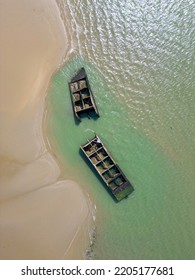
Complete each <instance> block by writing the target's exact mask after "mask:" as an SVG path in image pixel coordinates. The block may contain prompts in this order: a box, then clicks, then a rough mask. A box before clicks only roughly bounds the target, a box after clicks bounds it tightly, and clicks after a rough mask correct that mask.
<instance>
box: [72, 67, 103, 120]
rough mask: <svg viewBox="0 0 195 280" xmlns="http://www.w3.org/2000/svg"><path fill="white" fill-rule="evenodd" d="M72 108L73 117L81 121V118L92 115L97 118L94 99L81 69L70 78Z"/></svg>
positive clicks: (84, 73) (85, 75)
mask: <svg viewBox="0 0 195 280" xmlns="http://www.w3.org/2000/svg"><path fill="white" fill-rule="evenodd" d="M69 88H70V94H71V99H72V106H73V111H74V114H75V117H76V119H77V120H79V121H81V117H82V116H84V115H87V116H88V117H91V116H92V114H93V115H95V116H96V117H99V113H98V109H97V106H96V103H95V99H94V96H93V93H92V90H91V87H90V84H89V81H88V78H87V74H86V72H85V69H84V68H81V69H80V70H79V71H78V73H77V74H76V75H75V76H74V77H73V78H72V80H71V81H70V83H69Z"/></svg>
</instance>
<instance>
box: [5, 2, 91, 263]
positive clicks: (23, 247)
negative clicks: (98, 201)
mask: <svg viewBox="0 0 195 280" xmlns="http://www.w3.org/2000/svg"><path fill="white" fill-rule="evenodd" d="M0 4H1V7H0V11H1V12H0V13H1V15H0V18H1V19H0V20H1V23H0V24H1V38H0V40H1V51H0V54H1V57H0V68H1V70H0V71H1V73H0V76H1V80H0V85H1V91H0V99H1V102H0V112H1V118H0V133H1V139H0V172H1V174H0V259H81V258H83V257H84V253H83V252H84V251H85V249H86V246H87V244H88V232H87V230H88V225H89V222H90V219H91V216H90V215H91V214H90V209H89V208H90V206H89V201H88V200H87V199H86V197H85V195H84V194H83V192H82V190H81V188H80V187H79V186H78V184H77V183H76V182H73V181H70V180H64V181H60V180H59V178H60V173H61V170H60V167H59V166H58V163H57V162H56V160H55V159H54V157H53V156H52V155H51V153H50V152H49V151H48V149H47V147H46V145H45V143H44V137H43V132H42V131H43V130H42V123H43V116H44V110H45V96H46V93H47V88H48V86H49V82H50V80H51V77H52V74H53V73H54V72H55V71H56V69H57V68H58V67H59V65H60V63H61V62H62V59H63V58H64V57H65V56H66V54H67V53H68V47H67V46H68V42H67V37H66V32H65V29H64V25H63V22H62V21H61V18H60V13H59V10H58V7H57V5H56V3H55V1H53V0H40V1H33V0H31V1H27V2H26V1H22V0H18V1H14V0H4V1H1V2H0Z"/></svg>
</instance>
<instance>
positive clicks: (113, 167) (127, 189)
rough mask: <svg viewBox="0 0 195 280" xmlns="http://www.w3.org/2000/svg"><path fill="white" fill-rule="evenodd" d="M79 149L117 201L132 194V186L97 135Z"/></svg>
mask: <svg viewBox="0 0 195 280" xmlns="http://www.w3.org/2000/svg"><path fill="white" fill-rule="evenodd" d="M80 148H81V150H82V152H83V153H84V155H85V156H86V157H87V159H88V160H89V162H90V163H91V164H92V166H93V167H94V169H95V171H96V172H97V173H98V174H99V176H100V177H101V179H102V180H103V182H104V183H105V185H106V186H107V189H108V190H109V192H110V193H111V194H112V195H113V196H114V197H115V199H116V200H117V201H121V200H122V199H123V198H126V197H127V196H128V195H129V194H131V193H132V192H133V190H134V188H133V186H132V185H131V183H130V182H129V181H128V179H127V178H126V176H125V175H124V173H123V172H122V170H121V169H120V167H119V166H118V165H117V164H116V163H115V161H114V160H113V158H112V157H111V155H110V154H109V152H108V151H107V149H106V147H105V146H104V144H103V143H102V141H101V140H100V138H99V137H98V136H97V135H96V136H95V137H94V138H93V139H91V140H88V142H87V143H86V144H84V145H82V146H80Z"/></svg>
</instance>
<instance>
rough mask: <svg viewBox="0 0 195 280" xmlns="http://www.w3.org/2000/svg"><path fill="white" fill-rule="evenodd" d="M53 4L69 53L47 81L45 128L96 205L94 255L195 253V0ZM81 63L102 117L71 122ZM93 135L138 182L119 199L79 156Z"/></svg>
mask: <svg viewBox="0 0 195 280" xmlns="http://www.w3.org/2000/svg"><path fill="white" fill-rule="evenodd" d="M60 5H61V10H62V16H63V11H64V13H65V12H66V13H67V11H68V12H69V17H67V18H68V21H69V22H70V23H71V26H70V27H69V30H68V31H69V36H70V38H71V47H70V48H72V50H73V55H72V56H73V57H74V58H73V59H71V60H70V61H69V62H68V63H67V64H66V65H65V66H64V67H63V68H62V69H61V70H60V71H59V72H58V73H57V74H56V76H55V77H54V79H53V82H52V85H51V89H50V93H49V99H48V102H49V107H50V111H49V124H48V129H49V132H50V135H51V143H53V144H52V145H53V147H54V148H55V150H56V153H57V154H58V156H60V157H64V160H65V161H68V162H69V167H67V170H68V174H69V176H70V177H72V178H76V180H78V181H79V182H80V183H81V185H82V186H83V189H84V190H85V191H87V193H89V194H90V196H91V197H93V200H94V201H95V203H96V205H97V209H98V210H97V222H96V225H97V234H96V243H95V246H94V248H93V250H94V255H93V257H94V258H97V259H193V258H194V257H195V245H194V244H195V219H194V212H195V207H194V199H195V188H194V181H195V172H194V166H195V153H194V151H195V144H194V139H195V132H194V131H195V130H194V120H195V110H194V108H195V98H194V94H195V79H194V77H195V61H194V57H195V19H194V14H195V5H194V1H185V2H184V1H176V0H175V1H169V3H167V1H156V2H155V3H153V1H139V3H138V2H136V1H116V0H112V1H89V0H88V1H80V2H79V5H78V1H60ZM74 55H75V56H74ZM81 66H84V67H85V68H86V71H87V74H88V77H89V80H90V83H91V87H92V90H93V92H94V95H95V98H96V102H97V106H98V109H99V112H100V115H101V117H100V118H99V119H98V120H88V119H87V118H86V119H83V121H82V122H81V123H80V124H79V125H76V123H75V121H74V117H73V112H72V107H71V100H70V95H69V89H68V84H67V82H68V81H69V80H70V78H71V77H72V75H74V73H75V71H76V70H77V69H78V68H79V67H81ZM94 131H95V132H96V133H97V134H99V136H100V137H101V138H102V140H103V141H104V143H105V145H106V146H107V148H108V149H109V151H110V152H111V154H112V156H113V157H114V159H115V160H116V161H117V162H118V163H119V165H120V167H121V168H122V170H123V171H124V173H125V174H126V176H127V177H128V179H129V180H130V181H131V183H132V184H133V186H134V188H135V192H134V193H133V194H132V195H131V196H130V197H129V198H128V199H127V200H123V201H122V202H120V203H118V204H117V203H115V202H114V200H113V199H112V198H111V197H110V196H109V195H108V194H107V192H106V190H105V189H104V187H103V186H102V185H101V183H100V181H99V180H98V178H97V177H96V176H95V174H94V173H93V172H91V170H90V168H89V167H88V166H87V165H86V163H85V162H84V161H83V159H82V158H81V156H80V154H79V146H80V145H81V144H83V143H85V142H86V140H87V138H90V137H92V136H93V133H94ZM75 172H76V175H75Z"/></svg>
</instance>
